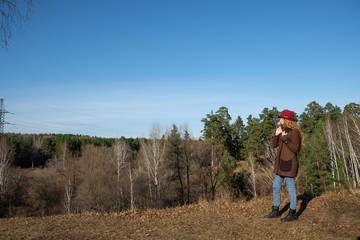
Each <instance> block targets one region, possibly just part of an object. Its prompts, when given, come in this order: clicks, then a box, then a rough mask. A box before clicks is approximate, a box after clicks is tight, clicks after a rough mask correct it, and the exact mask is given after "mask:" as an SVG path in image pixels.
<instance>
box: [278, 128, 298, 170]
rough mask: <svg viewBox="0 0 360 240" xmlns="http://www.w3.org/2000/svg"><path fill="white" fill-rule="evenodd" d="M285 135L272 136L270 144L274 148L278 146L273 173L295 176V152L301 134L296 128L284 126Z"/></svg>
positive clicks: (296, 163)
mask: <svg viewBox="0 0 360 240" xmlns="http://www.w3.org/2000/svg"><path fill="white" fill-rule="evenodd" d="M285 132H287V135H284V136H282V135H281V134H279V135H278V136H275V135H274V136H273V139H272V145H273V147H274V148H276V147H279V149H278V152H277V155H276V160H275V166H274V173H275V174H278V175H280V176H284V177H296V175H297V172H298V169H299V163H298V160H297V152H298V151H300V147H301V136H300V133H299V131H298V130H296V129H290V128H286V129H285Z"/></svg>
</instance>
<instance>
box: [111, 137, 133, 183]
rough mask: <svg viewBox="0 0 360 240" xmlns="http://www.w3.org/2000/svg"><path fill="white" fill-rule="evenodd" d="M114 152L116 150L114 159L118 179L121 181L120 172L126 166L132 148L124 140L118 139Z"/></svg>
mask: <svg viewBox="0 0 360 240" xmlns="http://www.w3.org/2000/svg"><path fill="white" fill-rule="evenodd" d="M113 152H114V154H113V157H112V161H113V163H114V164H115V166H116V171H117V181H118V183H119V181H120V172H121V170H122V169H123V168H124V167H125V163H126V160H127V158H128V157H129V154H130V148H129V146H128V144H127V143H126V142H125V141H124V140H121V141H116V142H115V143H114V144H113Z"/></svg>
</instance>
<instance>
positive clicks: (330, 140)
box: [324, 116, 340, 186]
mask: <svg viewBox="0 0 360 240" xmlns="http://www.w3.org/2000/svg"><path fill="white" fill-rule="evenodd" d="M324 128H325V136H326V141H327V144H328V146H329V150H330V157H331V160H330V165H331V175H332V177H333V178H336V179H337V180H340V174H339V167H338V164H337V157H336V144H335V139H334V137H333V130H332V124H331V120H330V116H327V117H326V119H325V126H324ZM335 185H336V182H335V181H334V186H335Z"/></svg>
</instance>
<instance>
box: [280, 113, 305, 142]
mask: <svg viewBox="0 0 360 240" xmlns="http://www.w3.org/2000/svg"><path fill="white" fill-rule="evenodd" d="M284 121H285V125H286V126H287V127H288V128H291V129H296V130H298V131H299V133H300V136H301V145H303V146H305V137H304V134H303V132H302V131H301V129H300V127H299V125H297V123H296V122H294V121H291V120H288V119H286V118H284Z"/></svg>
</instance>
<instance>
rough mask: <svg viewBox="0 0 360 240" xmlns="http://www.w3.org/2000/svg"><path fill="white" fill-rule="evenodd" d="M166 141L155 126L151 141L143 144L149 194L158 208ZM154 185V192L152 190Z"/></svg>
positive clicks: (142, 150) (142, 152)
mask: <svg viewBox="0 0 360 240" xmlns="http://www.w3.org/2000/svg"><path fill="white" fill-rule="evenodd" d="M165 144H166V142H165V141H164V139H161V128H160V125H159V124H153V126H152V128H151V130H150V139H149V140H148V141H145V140H143V141H142V143H141V146H142V148H141V154H142V156H143V157H142V160H143V161H142V164H143V167H144V169H145V171H146V173H147V175H148V178H149V194H150V199H151V200H152V202H153V207H157V204H158V198H159V195H160V180H161V176H160V171H161V169H162V167H163V164H164V154H165ZM152 185H154V190H152Z"/></svg>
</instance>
